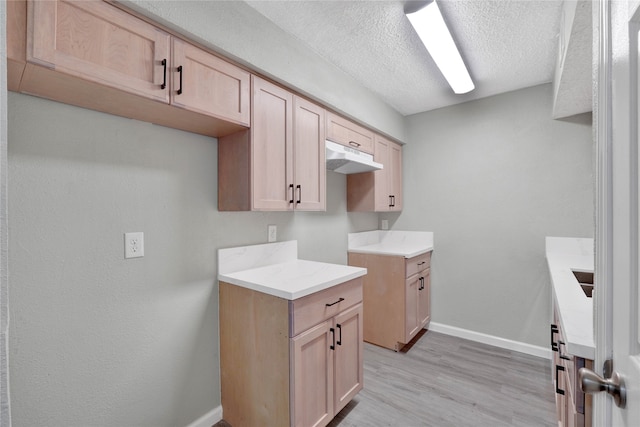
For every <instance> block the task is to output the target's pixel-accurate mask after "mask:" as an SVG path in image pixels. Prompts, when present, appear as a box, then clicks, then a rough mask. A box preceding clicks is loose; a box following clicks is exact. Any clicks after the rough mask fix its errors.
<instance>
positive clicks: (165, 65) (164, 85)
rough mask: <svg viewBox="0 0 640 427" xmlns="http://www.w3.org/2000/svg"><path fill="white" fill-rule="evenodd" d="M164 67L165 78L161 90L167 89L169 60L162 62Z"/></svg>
mask: <svg viewBox="0 0 640 427" xmlns="http://www.w3.org/2000/svg"><path fill="white" fill-rule="evenodd" d="M162 67H163V68H164V74H163V75H164V77H163V78H162V84H161V85H160V89H164V88H165V87H167V60H166V59H163V60H162Z"/></svg>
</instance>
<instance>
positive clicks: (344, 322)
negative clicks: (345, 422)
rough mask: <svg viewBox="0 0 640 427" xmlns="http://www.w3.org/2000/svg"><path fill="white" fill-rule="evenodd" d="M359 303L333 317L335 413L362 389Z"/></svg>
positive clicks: (361, 326)
mask: <svg viewBox="0 0 640 427" xmlns="http://www.w3.org/2000/svg"><path fill="white" fill-rule="evenodd" d="M362 328H363V321H362V304H358V305H356V306H355V307H352V308H350V309H348V310H345V311H344V312H342V313H340V314H339V315H338V316H336V318H335V330H336V334H337V336H336V350H335V367H334V380H333V384H334V395H335V403H334V412H335V413H338V412H339V411H340V410H341V409H342V408H344V407H345V405H346V404H347V403H349V401H350V400H351V399H353V397H354V396H355V395H356V394H358V392H359V391H360V390H362V388H363V381H364V373H363V347H364V346H363V344H362V341H363V340H362Z"/></svg>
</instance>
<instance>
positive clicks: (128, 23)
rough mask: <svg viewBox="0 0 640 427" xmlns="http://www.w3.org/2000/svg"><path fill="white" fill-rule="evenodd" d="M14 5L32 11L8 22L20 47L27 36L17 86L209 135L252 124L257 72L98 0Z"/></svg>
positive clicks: (14, 43) (11, 36) (13, 73)
mask: <svg viewBox="0 0 640 427" xmlns="http://www.w3.org/2000/svg"><path fill="white" fill-rule="evenodd" d="M12 9H14V10H12V13H13V14H14V15H16V14H17V16H19V14H20V13H21V12H22V11H23V10H26V12H25V15H26V16H27V26H26V29H24V34H23V29H22V28H21V27H20V25H14V26H12V27H9V26H8V27H7V30H8V31H11V32H12V33H11V34H8V40H9V41H10V43H11V44H12V46H15V48H16V49H20V47H19V46H20V40H21V39H25V38H26V45H25V46H26V67H25V68H24V72H23V73H22V76H21V77H20V76H17V75H16V74H17V73H18V72H19V69H18V68H17V67H15V68H16V71H11V72H10V73H11V76H10V80H11V81H12V84H11V88H12V89H13V90H17V91H20V92H24V93H29V94H33V95H36V96H42V97H45V98H49V99H53V100H56V101H60V102H65V103H68V104H72V105H77V106H80V107H85V108H90V109H94V110H98V111H103V112H107V113H111V114H116V115H120V116H125V117H129V118H134V119H139V120H144V121H148V122H152V123H157V124H161V125H165V126H169V127H174V128H178V129H183V130H187V131H191V132H196V133H201V134H204V135H210V136H223V135H227V134H230V133H234V132H237V131H238V130H240V129H243V128H246V127H248V126H249V76H250V74H249V73H248V72H247V71H245V70H242V69H241V68H239V67H236V66H235V65H233V64H230V63H228V62H226V61H224V60H222V59H220V58H218V57H217V56H215V55H212V54H211V53H209V52H206V51H204V50H202V49H200V48H197V47H195V46H192V45H190V44H188V43H185V42H184V41H182V40H180V39H179V38H177V37H174V36H172V35H170V34H168V33H167V32H165V31H163V30H161V29H159V28H157V27H156V26H154V25H153V24H150V23H148V22H146V21H144V20H142V19H140V18H138V17H136V16H134V15H132V14H130V13H128V12H125V11H124V10H122V9H120V8H118V7H116V6H114V5H112V4H110V3H107V2H103V1H95V0H92V1H86V0H85V1H67V0H56V1H28V2H27V3H26V4H25V3H23V2H17V3H16V5H12ZM12 55H14V54H12ZM14 56H15V55H14ZM10 62H11V60H10ZM14 62H15V63H18V64H19V58H17V57H16V58H15V61H14ZM14 80H15V81H19V84H17V85H16V84H15V83H13V82H14Z"/></svg>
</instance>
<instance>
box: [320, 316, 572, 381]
mask: <svg viewBox="0 0 640 427" xmlns="http://www.w3.org/2000/svg"><path fill="white" fill-rule="evenodd" d="M329 331H331V342H332V343H333V344H331V345H330V346H329V348H330V349H331V350H335V349H336V330H335V329H333V328H329ZM563 394H564V393H563Z"/></svg>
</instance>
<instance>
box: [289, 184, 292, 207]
mask: <svg viewBox="0 0 640 427" xmlns="http://www.w3.org/2000/svg"><path fill="white" fill-rule="evenodd" d="M289 190H291V199H289V203H293V184H289Z"/></svg>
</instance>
